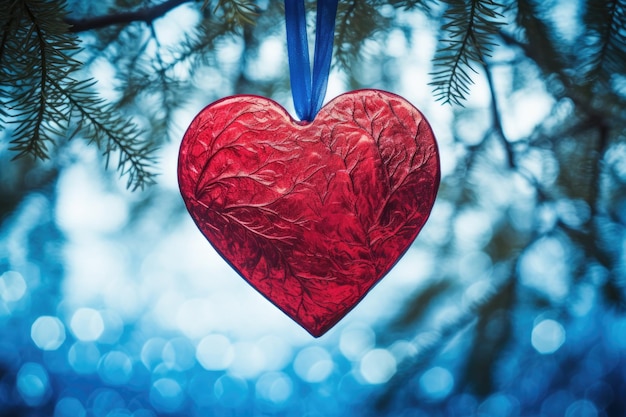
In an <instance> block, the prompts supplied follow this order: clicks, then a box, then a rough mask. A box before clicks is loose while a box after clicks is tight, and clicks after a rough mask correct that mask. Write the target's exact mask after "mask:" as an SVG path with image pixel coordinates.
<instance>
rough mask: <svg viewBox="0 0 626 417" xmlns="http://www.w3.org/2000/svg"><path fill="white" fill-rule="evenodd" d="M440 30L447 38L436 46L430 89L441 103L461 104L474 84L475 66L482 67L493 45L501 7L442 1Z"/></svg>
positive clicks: (483, 0)
mask: <svg viewBox="0 0 626 417" xmlns="http://www.w3.org/2000/svg"><path fill="white" fill-rule="evenodd" d="M445 1H446V2H447V3H448V8H447V9H446V11H445V13H444V20H446V21H447V22H446V23H445V24H444V25H443V27H442V30H443V31H444V33H445V34H446V35H447V37H446V38H444V39H442V40H441V41H440V43H439V47H438V50H437V52H436V54H435V58H434V67H435V68H434V70H433V72H432V73H431V76H432V77H433V80H432V82H431V83H430V85H432V86H434V87H435V95H436V97H437V99H438V100H442V101H443V102H444V103H454V104H459V105H460V104H461V102H462V101H463V100H464V99H465V97H466V95H467V94H468V93H469V86H470V85H471V84H473V81H472V74H471V73H472V72H473V73H476V70H475V69H474V67H473V65H474V64H482V63H483V62H484V58H485V57H486V56H490V53H491V49H492V48H493V46H494V45H495V43H494V42H493V40H491V37H492V36H493V35H495V34H497V33H498V29H499V28H500V27H501V26H502V24H503V21H502V20H501V19H502V18H503V16H502V15H501V14H500V13H498V12H497V11H496V10H497V9H499V8H502V5H501V4H499V3H495V2H494V1H492V0H445Z"/></svg>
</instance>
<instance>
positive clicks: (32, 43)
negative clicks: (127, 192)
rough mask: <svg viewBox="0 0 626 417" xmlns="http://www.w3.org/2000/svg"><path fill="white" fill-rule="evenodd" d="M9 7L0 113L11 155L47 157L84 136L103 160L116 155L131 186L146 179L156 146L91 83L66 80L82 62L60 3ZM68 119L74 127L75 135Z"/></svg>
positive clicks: (32, 1)
mask: <svg viewBox="0 0 626 417" xmlns="http://www.w3.org/2000/svg"><path fill="white" fill-rule="evenodd" d="M12 6H13V7H12V8H10V9H9V10H8V19H6V20H5V21H4V22H3V33H5V34H6V33H8V35H7V36H6V37H3V39H6V40H5V41H4V44H3V45H2V46H3V49H2V50H1V55H0V57H2V60H1V61H0V63H1V65H0V100H2V101H1V103H0V104H1V105H2V114H3V115H5V116H6V117H7V119H8V121H9V123H11V124H12V125H15V126H16V127H15V129H14V130H13V131H12V132H10V143H11V147H10V148H9V149H10V150H11V151H13V152H16V156H15V158H21V157H25V156H27V155H30V156H33V157H34V158H36V159H46V158H48V154H49V147H50V145H52V144H55V143H56V142H58V141H59V140H60V139H62V138H67V137H72V136H73V134H76V133H82V134H83V135H84V136H85V137H86V138H88V140H89V141H90V142H93V143H95V144H96V145H97V146H98V147H99V148H100V149H101V150H102V151H103V153H104V155H105V157H106V159H107V161H108V159H109V157H110V155H111V153H112V152H119V155H120V158H119V160H118V170H119V172H120V173H121V175H124V176H128V187H129V188H133V189H137V188H143V187H144V186H146V185H148V184H150V183H152V182H153V177H154V174H153V173H152V172H151V171H150V167H151V165H152V163H153V161H154V159H153V157H152V152H153V151H154V150H155V149H153V148H152V147H151V146H150V145H149V144H148V143H147V142H144V141H141V140H140V135H139V133H140V132H139V130H138V129H137V127H136V126H135V125H134V124H133V123H132V122H131V121H130V120H129V119H126V118H123V117H121V116H120V115H119V114H117V113H116V112H115V111H113V109H112V106H110V105H106V104H105V103H104V100H102V99H100V98H98V97H97V95H96V94H95V92H94V91H93V90H92V89H91V87H92V86H93V84H94V83H95V82H94V81H93V80H84V81H77V80H75V79H74V78H73V77H72V76H73V74H74V73H76V72H77V71H79V70H80V69H81V67H82V64H81V63H80V62H78V61H77V60H75V59H74V58H73V56H74V54H75V53H76V52H77V51H78V50H79V46H78V40H77V39H76V38H75V37H74V36H73V35H72V34H70V33H69V32H68V25H67V23H65V21H64V17H65V14H64V6H65V4H64V3H60V2H48V1H45V0H28V1H19V2H18V1H16V2H13V3H12ZM73 116H77V117H73ZM74 119H77V120H74ZM71 122H74V123H75V124H76V127H75V129H74V133H73V134H72V133H71V132H70V130H71V129H70V126H71ZM15 158H14V159H15Z"/></svg>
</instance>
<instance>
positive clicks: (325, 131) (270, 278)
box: [178, 90, 440, 337]
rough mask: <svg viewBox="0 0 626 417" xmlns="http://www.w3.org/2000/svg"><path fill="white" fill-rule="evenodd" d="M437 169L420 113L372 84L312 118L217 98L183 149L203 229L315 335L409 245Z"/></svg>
mask: <svg viewBox="0 0 626 417" xmlns="http://www.w3.org/2000/svg"><path fill="white" fill-rule="evenodd" d="M439 179H440V169H439V154H438V150H437V144H436V142H435V137H434V135H433V132H432V130H431V128H430V126H429V124H428V122H427V121H426V119H425V118H424V116H423V115H422V114H421V113H420V112H419V111H418V110H417V109H416V108H414V107H413V106H412V105H411V104H410V103H408V102H407V101H406V100H404V99H403V98H402V97H399V96H397V95H394V94H391V93H387V92H384V91H379V90H358V91H353V92H349V93H346V94H343V95H341V96H339V97H337V98H335V99H333V100H332V101H331V102H329V103H328V104H327V105H326V106H324V107H323V108H322V109H321V110H320V112H319V113H318V115H317V116H316V118H315V120H314V121H313V122H311V123H304V122H297V121H294V120H293V119H292V118H291V116H290V115H289V114H288V113H287V111H286V110H285V109H284V108H283V107H281V106H280V105H279V104H277V103H276V102H274V101H272V100H269V99H267V98H264V97H259V96H249V95H240V96H233V97H227V98H224V99H222V100H219V101H216V102H215V103H213V104H210V105H209V106H207V107H206V108H204V109H203V110H202V111H201V112H200V113H199V114H198V115H197V116H196V118H195V119H194V120H193V122H192V123H191V125H190V126H189V129H188V130H187V132H186V133H185V136H184V138H183V141H182V144H181V147H180V154H179V159H178V181H179V185H180V191H181V194H182V197H183V199H184V201H185V205H186V206H187V210H189V213H190V214H191V217H192V218H193V220H194V221H195V223H196V224H197V226H198V228H199V229H200V231H201V232H202V233H203V234H204V235H205V236H206V238H207V239H208V240H209V242H210V243H211V244H212V245H213V247H214V248H215V249H216V250H217V252H219V254H220V255H221V256H222V257H223V258H224V259H225V260H226V261H227V262H228V263H229V264H230V265H231V266H232V267H233V268H234V269H235V270H236V271H237V272H238V273H239V274H240V275H241V276H242V277H243V278H244V279H245V280H246V281H247V282H248V283H249V284H250V285H252V286H253V287H254V288H255V289H257V290H258V291H259V292H260V293H261V294H263V295H264V296H265V297H266V298H267V299H268V300H270V301H271V302H272V303H274V304H275V305H276V306H277V307H278V308H280V309H281V310H282V311H283V312H285V313H286V314H287V315H288V316H290V317H291V318H292V319H293V320H295V321H296V322H298V323H299V324H300V325H301V326H302V327H304V328H305V329H306V330H307V331H308V332H309V333H311V334H312V335H313V336H316V337H318V336H321V335H322V334H324V333H325V332H326V331H327V330H328V329H330V328H331V327H332V326H334V325H335V324H336V323H337V322H338V321H339V320H340V319H341V318H342V317H343V316H345V315H346V314H347V313H348V312H349V311H350V310H351V309H352V308H353V307H354V306H355V305H356V304H357V303H358V302H359V301H360V300H361V299H362V298H363V297H364V296H365V295H366V294H367V292H368V291H369V290H370V289H372V287H373V286H374V285H375V284H376V283H377V282H378V281H380V280H381V278H382V277H383V276H385V274H387V272H389V270H390V269H391V268H392V267H393V265H394V264H395V263H396V262H397V261H398V259H399V258H400V257H401V256H402V255H403V254H404V252H406V250H407V249H408V248H409V246H410V245H411V243H412V242H413V240H414V239H415V238H416V237H417V234H418V233H419V231H420V230H421V228H422V226H423V225H424V223H425V222H426V220H427V218H428V216H429V214H430V211H431V209H432V206H433V204H434V201H435V197H436V194H437V189H438V187H439Z"/></svg>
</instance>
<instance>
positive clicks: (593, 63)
mask: <svg viewBox="0 0 626 417" xmlns="http://www.w3.org/2000/svg"><path fill="white" fill-rule="evenodd" d="M584 21H585V24H586V26H587V29H588V33H587V34H586V35H587V37H588V38H589V39H590V42H591V48H592V52H591V56H590V59H589V63H588V65H589V69H588V71H587V78H588V79H589V80H590V81H595V80H597V81H600V82H601V83H603V84H608V83H609V82H610V79H611V76H612V75H613V74H615V73H620V74H624V73H626V70H625V68H626V32H624V28H625V27H626V0H611V1H606V0H588V2H587V10H586V13H585V17H584Z"/></svg>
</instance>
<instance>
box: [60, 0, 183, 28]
mask: <svg viewBox="0 0 626 417" xmlns="http://www.w3.org/2000/svg"><path fill="white" fill-rule="evenodd" d="M189 1H190V0H166V1H165V2H163V3H161V4H159V5H156V6H150V7H143V8H141V9H138V10H133V11H129V12H121V13H112V14H108V15H103V16H94V17H86V18H82V19H73V18H67V19H65V21H66V22H67V23H68V24H70V25H71V28H70V32H74V33H78V32H86V31H89V30H94V29H102V28H105V27H108V26H113V25H120V24H122V25H123V24H129V23H133V22H145V23H148V24H149V23H152V22H153V21H155V20H156V19H158V18H160V17H163V16H165V15H166V14H167V13H168V12H169V11H171V10H173V9H175V8H177V7H178V6H180V5H181V4H183V3H187V2H189Z"/></svg>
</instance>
